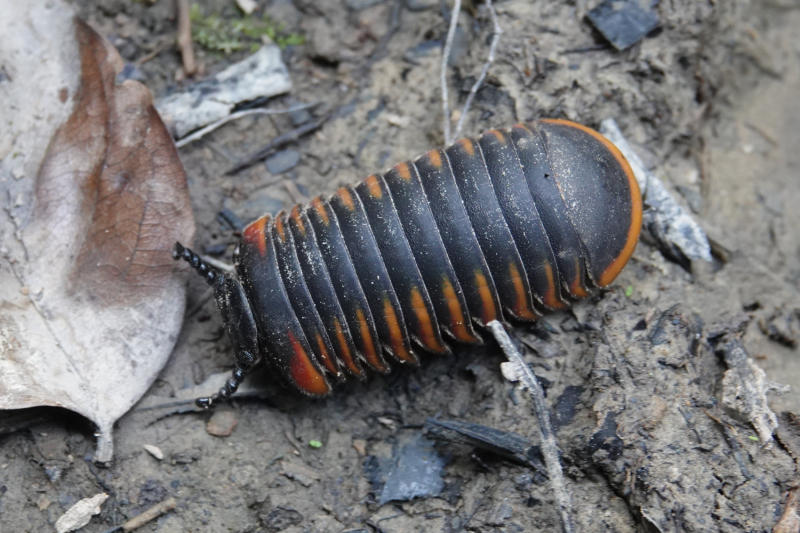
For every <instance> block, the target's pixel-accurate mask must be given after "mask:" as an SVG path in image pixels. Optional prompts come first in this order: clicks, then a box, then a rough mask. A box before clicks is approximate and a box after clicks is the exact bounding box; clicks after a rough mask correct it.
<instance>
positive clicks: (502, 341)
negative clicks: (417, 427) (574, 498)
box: [486, 320, 574, 533]
mask: <svg viewBox="0 0 800 533" xmlns="http://www.w3.org/2000/svg"><path fill="white" fill-rule="evenodd" d="M486 326H487V327H488V328H489V330H490V331H491V332H492V335H494V338H495V339H497V343H498V344H499V345H500V348H501V349H502V350H503V353H505V354H506V357H507V358H508V360H509V361H510V362H511V364H512V365H513V367H514V373H515V375H516V376H517V377H518V379H519V380H520V381H522V383H523V385H525V387H526V388H527V389H528V390H529V391H530V393H531V399H532V400H533V409H534V412H535V413H536V418H538V419H539V430H540V431H541V433H542V455H543V456H544V464H545V466H546V467H547V476H548V477H549V478H550V485H551V486H552V487H553V494H554V496H555V499H556V505H558V510H559V513H560V514H561V525H562V526H563V528H564V533H573V531H574V529H573V527H572V518H571V509H572V504H571V502H570V496H569V493H568V492H567V489H566V487H565V486H564V474H563V472H562V471H561V461H560V460H559V458H558V443H557V442H556V437H555V435H554V434H553V428H552V426H551V425H550V413H549V412H548V411H547V404H545V401H544V391H543V390H542V386H541V385H539V381H538V380H537V379H536V376H535V375H534V373H533V372H532V371H531V369H530V367H528V365H526V364H525V361H523V359H522V355H521V354H520V353H519V351H517V348H516V347H515V346H514V344H513V343H512V342H511V338H510V337H509V336H508V333H507V332H506V328H505V327H504V326H503V325H502V324H501V323H500V322H498V321H497V320H492V321H491V322H489V323H488V324H486ZM504 373H505V372H504Z"/></svg>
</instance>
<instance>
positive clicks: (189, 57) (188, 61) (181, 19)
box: [175, 0, 197, 76]
mask: <svg viewBox="0 0 800 533" xmlns="http://www.w3.org/2000/svg"><path fill="white" fill-rule="evenodd" d="M175 3H176V6H177V8H178V47H179V48H180V49H181V58H182V59H183V72H184V74H186V75H187V76H191V75H192V74H194V72H195V70H197V63H195V60H194V49H193V48H192V20H191V18H190V16H189V10H190V8H191V5H190V3H189V0H176V2H175Z"/></svg>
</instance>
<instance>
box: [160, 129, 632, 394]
mask: <svg viewBox="0 0 800 533" xmlns="http://www.w3.org/2000/svg"><path fill="white" fill-rule="evenodd" d="M641 221H642V202H641V196H640V193H639V188H638V186H637V184H636V179H635V177H634V175H633V172H632V170H631V167H630V165H628V162H627V161H626V160H625V158H624V157H623V156H622V154H621V153H620V152H619V150H617V148H616V147H615V146H614V145H613V144H612V143H611V142H609V141H608V140H607V139H605V137H603V136H601V135H600V134H598V133H597V132H595V131H593V130H591V129H589V128H586V127H584V126H581V125H579V124H576V123H574V122H569V121H564V120H539V121H536V122H533V123H530V124H520V125H517V126H514V127H512V128H510V129H507V130H490V131H488V132H486V133H484V134H483V135H482V136H481V137H480V138H479V139H478V140H471V139H461V140H459V141H457V142H456V143H455V144H453V145H452V146H451V147H449V148H447V149H446V150H431V151H430V152H428V153H427V154H425V155H423V156H422V157H420V158H418V159H416V160H415V161H413V162H411V161H408V162H404V163H400V164H398V165H396V166H395V167H394V168H392V169H391V170H389V171H388V172H386V173H385V174H384V175H383V176H379V175H372V176H369V177H368V178H367V179H365V180H364V181H362V182H360V183H359V184H357V185H356V186H354V187H353V186H345V187H342V188H340V189H338V190H337V191H336V192H335V193H334V194H333V195H332V196H331V197H330V199H325V198H323V197H321V196H320V197H317V198H315V199H313V200H312V201H311V202H310V204H309V205H306V206H302V205H297V206H295V207H294V208H292V209H291V211H290V212H289V213H287V212H281V213H279V214H278V215H276V216H275V217H274V218H273V217H270V216H264V217H262V218H260V219H258V220H256V221H255V222H253V223H251V224H250V225H248V226H247V227H246V228H245V229H244V231H243V234H242V239H241V242H240V243H239V247H238V248H237V250H236V252H235V253H234V265H235V269H236V275H235V276H234V275H228V274H223V273H221V272H218V271H216V270H215V269H213V268H212V267H210V266H209V265H207V264H206V263H204V262H203V261H202V260H201V259H200V258H199V257H198V256H197V255H196V254H195V253H194V252H192V251H191V250H189V249H187V248H184V247H183V246H181V245H180V244H179V243H178V244H176V248H175V253H174V257H175V259H181V258H182V259H184V260H186V261H187V262H189V263H190V264H191V265H192V267H194V268H195V269H196V270H197V271H198V272H199V273H200V274H201V275H203V276H204V277H205V278H206V280H207V282H208V283H209V284H211V285H213V286H214V295H215V299H216V301H217V304H218V306H219V309H220V311H221V313H222V318H223V324H224V327H225V330H226V332H227V334H228V337H229V338H230V341H231V344H232V347H233V350H234V353H235V368H234V371H233V375H232V376H231V378H230V379H228V381H227V383H226V384H225V386H224V387H223V388H222V389H221V390H220V391H219V392H218V393H217V394H215V395H213V396H211V397H210V398H201V399H199V400H198V404H199V405H201V406H204V407H207V406H209V405H211V404H212V403H213V402H215V401H217V400H218V399H225V398H228V397H229V396H230V395H231V394H232V393H233V392H235V391H236V389H237V387H238V386H239V384H240V383H241V382H242V380H243V379H244V377H245V374H246V373H247V371H248V370H249V369H250V368H252V366H253V365H254V364H255V363H256V362H257V361H258V360H259V359H261V358H263V359H265V360H266V361H267V362H268V363H269V364H270V365H271V367H272V368H273V369H274V370H275V371H276V372H277V373H278V374H279V376H280V378H282V381H284V382H288V383H291V384H292V385H294V386H295V387H297V388H298V389H299V390H300V391H302V392H304V393H306V394H309V395H312V396H325V395H327V394H329V393H330V392H331V382H332V381H343V380H344V379H345V376H347V375H351V376H354V377H356V378H358V379H365V377H366V372H365V369H366V368H370V369H372V370H375V371H377V372H381V373H385V372H388V371H389V363H388V362H387V358H386V357H385V356H384V354H387V355H388V356H389V358H391V359H392V360H394V361H398V362H401V363H410V364H416V363H417V356H416V354H415V347H421V348H423V349H424V350H425V351H429V352H433V353H447V352H449V347H448V344H447V341H448V340H451V339H453V340H456V341H458V342H461V343H477V342H480V336H479V334H478V332H476V329H475V326H476V325H477V326H484V325H486V324H487V323H488V322H490V321H492V320H501V321H502V320H504V318H507V317H510V318H512V319H515V320H521V321H530V320H535V319H536V318H537V317H538V316H540V314H541V312H543V311H547V310H556V309H563V308H565V307H567V306H568V304H569V301H570V300H572V299H577V298H583V297H586V296H588V294H589V293H588V291H589V290H590V289H591V288H593V287H603V286H606V285H608V284H609V283H611V281H613V280H614V278H615V277H616V276H617V274H619V272H620V271H621V270H622V268H623V267H624V266H625V263H626V262H627V261H628V259H629V258H630V256H631V254H632V253H633V249H634V248H635V246H636V243H637V241H638V237H639V230H640V228H641Z"/></svg>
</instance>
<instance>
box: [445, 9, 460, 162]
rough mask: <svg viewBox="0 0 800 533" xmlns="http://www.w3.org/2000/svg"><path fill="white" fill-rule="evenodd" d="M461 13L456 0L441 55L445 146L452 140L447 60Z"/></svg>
mask: <svg viewBox="0 0 800 533" xmlns="http://www.w3.org/2000/svg"><path fill="white" fill-rule="evenodd" d="M459 13H461V0H456V1H455V4H454V5H453V10H452V12H451V13H450V29H448V30H447V39H446V40H445V42H444V53H443V55H442V106H443V108H444V143H445V145H447V146H450V144H451V143H452V142H453V139H452V138H451V137H450V104H449V102H448V95H447V62H448V60H449V59H450V50H451V49H452V48H453V37H455V35H456V26H458V14H459Z"/></svg>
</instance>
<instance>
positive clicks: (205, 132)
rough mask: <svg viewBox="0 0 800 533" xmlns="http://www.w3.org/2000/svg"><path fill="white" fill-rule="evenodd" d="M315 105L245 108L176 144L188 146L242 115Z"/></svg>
mask: <svg viewBox="0 0 800 533" xmlns="http://www.w3.org/2000/svg"><path fill="white" fill-rule="evenodd" d="M315 105H317V104H316V103H313V104H302V105H297V106H293V107H290V108H288V109H262V108H256V109H245V110H243V111H237V112H236V113H231V114H230V115H228V116H227V117H225V118H221V119H219V120H218V121H216V122H212V123H211V124H209V125H208V126H206V127H205V128H200V129H199V130H197V131H196V132H194V133H192V134H191V135H187V136H186V137H184V138H183V139H181V140H180V141H178V142H176V143H175V146H177V147H178V148H183V147H184V146H186V145H187V144H189V143H193V142H194V141H196V140H198V139H202V138H203V137H205V136H206V135H208V134H209V133H211V132H212V131H214V130H215V129H217V128H219V127H220V126H223V125H225V124H227V123H228V122H231V121H233V120H238V119H240V118H242V117H246V116H248V115H280V114H283V113H294V112H295V111H300V110H301V109H308V108H309V107H314V106H315Z"/></svg>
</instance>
